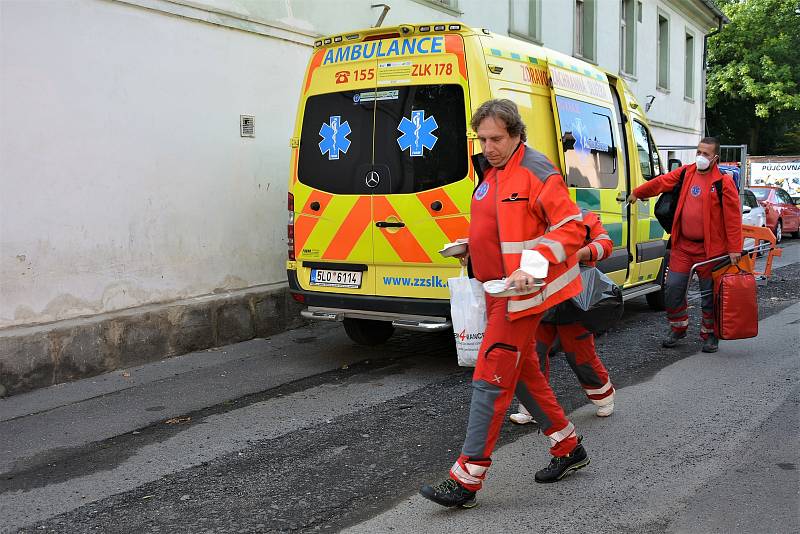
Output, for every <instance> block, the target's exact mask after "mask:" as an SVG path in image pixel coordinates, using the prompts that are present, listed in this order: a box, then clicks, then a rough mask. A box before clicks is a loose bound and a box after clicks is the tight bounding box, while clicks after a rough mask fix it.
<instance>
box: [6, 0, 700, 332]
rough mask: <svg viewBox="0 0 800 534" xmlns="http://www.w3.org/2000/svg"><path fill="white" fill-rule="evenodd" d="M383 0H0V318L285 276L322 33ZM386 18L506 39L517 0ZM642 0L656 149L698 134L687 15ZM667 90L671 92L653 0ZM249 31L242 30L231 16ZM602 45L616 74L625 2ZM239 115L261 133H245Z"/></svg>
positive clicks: (563, 5) (643, 79) (645, 89)
mask: <svg viewBox="0 0 800 534" xmlns="http://www.w3.org/2000/svg"><path fill="white" fill-rule="evenodd" d="M373 3H374V2H373V1H372V0H169V1H166V0H116V1H114V0H36V1H30V0H28V1H26V0H0V328H3V327H8V326H14V325H23V324H33V323H41V322H48V321H55V320H59V319H65V318H70V317H75V316H78V315H92V314H96V313H101V312H105V311H112V310H117V309H122V308H127V307H133V306H137V305H141V304H147V303H153V302H163V301H170V300H174V299H178V298H183V297H190V296H198V295H204V294H209V293H213V292H216V291H221V290H226V289H237V288H245V287H252V286H259V285H267V284H276V285H279V284H284V283H285V268H284V262H285V258H286V253H285V233H286V229H285V228H286V227H285V224H286V207H285V205H286V182H287V176H288V172H289V154H290V152H289V149H288V138H289V136H290V133H291V131H292V127H293V123H294V119H295V112H296V107H297V102H298V95H299V88H300V85H301V82H302V77H303V73H304V70H305V66H306V63H307V60H308V58H309V56H310V52H311V50H310V48H309V47H308V43H310V42H312V41H313V38H314V36H315V35H330V34H335V33H340V32H346V31H349V30H353V29H359V28H366V27H369V26H372V25H373V24H374V23H375V21H376V20H377V18H378V16H379V15H380V13H381V8H371V7H370V6H371V4H373ZM389 3H390V5H392V9H391V10H390V11H389V13H388V16H387V17H386V19H385V21H384V23H383V25H384V26H391V25H396V24H400V23H406V22H410V23H419V22H422V21H432V22H435V21H452V20H462V21H463V22H464V23H465V24H468V25H470V26H473V27H485V28H488V29H490V30H492V31H494V32H497V33H502V34H505V33H507V31H508V27H509V10H508V2H506V1H498V2H486V1H484V0H461V1H460V2H459V6H458V8H459V11H460V12H461V14H460V15H459V14H458V13H455V14H454V13H451V12H447V11H443V10H440V9H437V8H435V7H433V6H431V5H426V4H425V3H424V2H415V1H412V0H405V1H394V2H389ZM668 4H669V1H668V0H644V13H643V22H642V23H641V24H639V28H638V31H637V38H638V49H639V50H638V53H637V62H638V65H637V73H638V78H637V79H635V80H630V85H631V86H632V90H633V92H634V94H636V96H637V98H638V99H639V101H640V102H641V103H644V101H645V96H646V95H647V94H658V99H657V101H656V103H655V105H654V106H653V109H652V110H651V112H650V113H649V114H648V115H649V116H650V117H651V119H653V120H654V121H655V126H656V127H655V137H656V140H657V142H658V143H660V144H684V143H689V144H690V143H692V142H694V140H695V139H696V137H697V136H696V135H695V134H692V133H690V132H689V133H687V132H678V131H675V130H674V129H673V128H672V127H671V125H677V126H679V127H682V128H687V127H688V128H689V129H699V121H700V115H701V104H702V99H701V98H699V95H700V79H701V78H700V71H699V66H700V61H701V54H702V31H700V30H699V29H698V31H697V33H696V39H697V40H696V54H697V62H696V64H697V66H698V71H697V75H696V79H695V83H696V85H697V87H696V95H698V98H696V101H695V103H688V102H685V101H684V99H683V48H682V47H683V31H684V30H683V28H684V22H683V18H682V16H680V15H679V14H677V13H675V12H673V11H671V10H670V7H669V5H668ZM657 6H662V9H664V10H665V11H667V12H669V13H670V14H671V31H672V39H673V46H672V48H671V52H672V56H673V60H672V62H671V63H672V69H673V72H672V73H671V87H672V91H671V92H670V93H669V94H665V93H656V91H655V85H656V78H655V73H656V65H657V61H656V59H655V56H656V40H655V39H656V32H655V27H656V8H657ZM541 14H542V28H541V29H542V39H543V41H544V44H545V46H548V47H550V48H553V49H556V50H558V51H561V52H564V53H566V54H572V52H573V18H574V2H572V1H571V0H543V1H542V6H541ZM231 26H232V27H234V28H239V29H232V28H231ZM596 31H597V54H598V56H597V57H598V63H599V64H600V66H601V67H603V68H606V69H608V70H610V71H611V72H617V71H618V69H619V51H618V49H619V0H598V9H597V26H596ZM240 114H251V115H255V117H256V136H257V137H256V138H255V139H247V138H241V137H239V131H238V122H239V115H240Z"/></svg>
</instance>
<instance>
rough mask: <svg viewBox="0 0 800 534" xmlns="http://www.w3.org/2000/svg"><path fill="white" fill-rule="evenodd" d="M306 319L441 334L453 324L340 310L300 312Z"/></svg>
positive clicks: (321, 309) (428, 318) (314, 308)
mask: <svg viewBox="0 0 800 534" xmlns="http://www.w3.org/2000/svg"><path fill="white" fill-rule="evenodd" d="M300 315H302V316H303V317H305V318H306V319H311V320H314V321H343V320H344V319H345V318H347V319H367V320H370V321H387V322H391V323H392V326H394V327H395V328H402V329H403V330H414V331H417V332H442V331H444V330H452V328H453V323H451V322H450V321H448V320H447V319H444V318H442V317H423V316H419V315H398V314H389V313H382V312H369V311H364V310H343V309H340V308H316V307H309V308H307V309H305V310H303V311H301V312H300Z"/></svg>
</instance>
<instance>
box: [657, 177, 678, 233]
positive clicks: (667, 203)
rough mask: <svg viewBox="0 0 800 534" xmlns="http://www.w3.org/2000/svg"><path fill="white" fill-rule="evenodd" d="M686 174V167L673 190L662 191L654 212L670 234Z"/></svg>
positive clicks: (659, 222)
mask: <svg viewBox="0 0 800 534" xmlns="http://www.w3.org/2000/svg"><path fill="white" fill-rule="evenodd" d="M685 176H686V167H684V168H683V169H682V170H681V177H680V180H678V183H677V184H675V187H673V188H672V191H667V192H666V193H661V196H660V197H658V200H657V201H656V207H655V209H654V210H653V213H654V214H655V216H656V219H658V224H660V225H661V226H662V227H663V228H664V230H666V231H667V233H668V234H671V233H672V221H674V220H675V210H676V209H678V198H680V196H681V187H683V179H684V177H685Z"/></svg>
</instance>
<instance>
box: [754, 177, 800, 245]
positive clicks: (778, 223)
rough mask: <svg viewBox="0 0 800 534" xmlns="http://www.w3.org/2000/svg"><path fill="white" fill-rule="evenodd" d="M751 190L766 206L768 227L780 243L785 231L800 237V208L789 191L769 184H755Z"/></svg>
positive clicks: (759, 201) (760, 202)
mask: <svg viewBox="0 0 800 534" xmlns="http://www.w3.org/2000/svg"><path fill="white" fill-rule="evenodd" d="M750 190H751V191H752V192H753V194H754V195H755V196H756V199H757V200H758V203H759V204H761V205H762V206H763V207H764V211H766V213H767V227H768V228H770V229H771V230H772V232H773V233H774V234H775V238H776V240H777V241H778V243H780V242H781V239H783V234H784V232H787V233H791V234H792V237H800V208H798V207H797V205H795V203H794V201H793V200H792V197H790V196H789V193H787V192H786V191H785V190H784V189H781V188H780V187H768V186H763V187H756V186H753V187H751V188H750Z"/></svg>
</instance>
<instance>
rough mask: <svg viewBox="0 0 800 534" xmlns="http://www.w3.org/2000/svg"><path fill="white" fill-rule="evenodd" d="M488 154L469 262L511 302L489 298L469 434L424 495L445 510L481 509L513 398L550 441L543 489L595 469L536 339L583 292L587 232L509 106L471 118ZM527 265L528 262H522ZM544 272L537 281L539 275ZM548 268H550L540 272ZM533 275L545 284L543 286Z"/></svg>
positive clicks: (481, 164) (491, 105)
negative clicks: (548, 319) (545, 370)
mask: <svg viewBox="0 0 800 534" xmlns="http://www.w3.org/2000/svg"><path fill="white" fill-rule="evenodd" d="M471 125H472V128H473V130H475V131H476V132H477V134H478V140H479V141H480V143H481V148H482V149H483V154H479V155H477V156H476V157H475V158H474V159H475V169H476V171H477V172H478V175H479V177H480V182H479V185H478V187H477V188H476V189H475V192H474V194H473V198H472V207H471V223H470V231H469V250H468V254H469V259H470V260H471V264H472V269H473V272H474V275H475V278H477V279H478V280H480V281H482V282H484V281H489V280H499V279H505V286H506V288H514V293H515V294H514V295H513V296H508V297H493V296H491V295H489V294H487V295H486V315H487V319H488V321H487V324H486V331H485V332H484V337H483V342H482V344H481V348H480V352H479V354H478V362H477V364H476V366H475V373H474V375H473V382H472V387H473V391H472V402H471V404H470V415H469V423H468V425H467V435H466V439H465V441H464V446H463V448H462V450H461V455H460V456H459V457H458V459H457V460H456V462H455V464H453V467H452V468H451V469H450V478H448V479H447V480H445V481H444V482H441V483H439V484H436V485H425V486H423V487H422V489H421V490H420V493H421V494H422V495H423V496H424V497H426V498H428V499H430V500H432V501H434V502H436V503H438V504H441V505H443V506H462V507H465V508H470V507H472V506H475V504H476V500H475V493H476V492H477V491H478V490H479V489H480V488H481V485H482V483H483V480H484V478H485V477H486V471H487V470H488V469H489V466H490V465H491V463H492V460H491V454H492V451H493V449H494V445H495V443H496V442H497V438H498V435H499V432H500V427H501V426H502V424H503V420H504V419H505V413H506V411H507V409H508V407H509V405H510V404H511V400H512V398H513V397H514V393H515V392H516V395H517V397H518V398H519V399H521V400H522V402H524V403H525V405H526V406H529V407H530V408H531V410H532V411H533V413H534V414H535V415H536V418H537V420H538V421H540V422H541V427H542V429H543V430H544V434H545V435H546V436H547V437H548V438H549V439H550V445H551V447H550V452H551V454H552V455H553V458H552V459H551V461H550V464H549V465H548V466H547V467H545V468H544V469H542V470H540V471H538V472H537V473H536V476H535V480H536V481H537V482H555V481H557V480H559V479H561V478H562V477H563V476H564V475H566V474H567V473H569V472H570V471H572V470H575V469H580V468H582V467H584V466H586V465H587V464H588V463H589V458H588V456H587V454H586V451H585V450H584V448H583V446H582V445H581V444H580V443H579V441H578V438H577V435H576V434H575V427H574V426H573V424H572V423H570V422H569V420H567V418H566V416H565V415H564V411H563V410H562V409H561V406H559V404H558V401H557V400H556V398H555V395H554V394H553V391H552V390H551V389H550V385H549V384H548V383H547V380H545V378H544V376H543V375H542V372H541V370H540V369H539V365H538V361H537V359H536V355H535V353H534V351H533V344H532V341H533V336H534V333H535V332H536V327H537V325H538V324H539V320H540V319H541V316H542V314H543V312H544V311H545V310H547V309H548V308H550V307H552V306H554V305H556V304H558V303H559V302H562V301H564V300H566V299H568V298H570V297H573V296H574V295H576V294H578V293H579V292H580V290H581V278H580V270H579V267H578V262H577V258H576V256H575V253H576V252H577V251H578V249H579V248H580V247H581V246H582V245H583V240H584V237H585V235H586V230H585V228H584V226H583V223H582V222H581V218H582V216H581V212H580V210H579V209H578V207H577V206H576V205H575V203H574V202H572V200H570V198H569V193H568V191H567V188H566V186H565V184H564V180H563V178H562V177H561V175H560V174H559V172H558V170H557V169H556V168H555V167H554V166H553V164H552V163H551V162H550V161H549V160H548V159H547V158H546V157H545V156H544V155H543V154H541V153H539V152H536V151H535V150H533V149H531V148H529V147H527V146H525V144H524V141H525V138H526V136H525V124H524V123H523V122H522V118H521V117H520V115H519V111H518V110H517V106H516V105H515V104H514V103H513V102H512V101H510V100H505V99H502V100H490V101H488V102H485V103H484V104H482V105H481V106H480V107H479V108H478V110H477V111H476V112H475V114H474V115H473V117H472V122H471ZM523 258H525V261H523ZM534 267H535V268H536V269H537V270H538V269H541V270H542V271H545V272H546V274H544V273H539V272H536V271H535V270H534ZM542 267H543V268H542ZM533 274H537V275H540V277H543V278H544V281H545V285H544V286H543V287H537V286H536V284H535V282H536V278H535V277H534V276H533Z"/></svg>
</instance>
